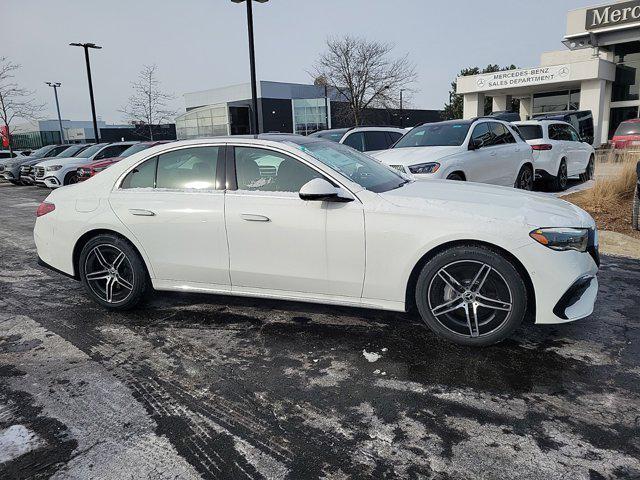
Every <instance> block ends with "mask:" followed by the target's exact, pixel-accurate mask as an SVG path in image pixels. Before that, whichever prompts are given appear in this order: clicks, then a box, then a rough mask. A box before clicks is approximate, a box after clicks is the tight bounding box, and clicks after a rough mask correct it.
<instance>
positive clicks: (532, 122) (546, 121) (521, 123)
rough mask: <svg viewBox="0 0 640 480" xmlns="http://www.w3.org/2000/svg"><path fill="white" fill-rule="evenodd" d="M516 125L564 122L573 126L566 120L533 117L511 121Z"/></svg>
mask: <svg viewBox="0 0 640 480" xmlns="http://www.w3.org/2000/svg"><path fill="white" fill-rule="evenodd" d="M511 123H513V124H514V125H549V124H554V125H556V124H558V123H560V124H562V125H569V126H572V125H571V124H570V123H568V122H565V121H564V120H536V119H532V120H524V121H520V122H511Z"/></svg>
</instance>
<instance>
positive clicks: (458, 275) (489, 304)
mask: <svg viewBox="0 0 640 480" xmlns="http://www.w3.org/2000/svg"><path fill="white" fill-rule="evenodd" d="M416 305H417V307H418V311H419V312H420V316H421V317H422V320H423V321H424V323H425V324H426V325H427V326H428V327H429V328H430V329H431V330H433V331H434V332H435V333H436V334H437V335H439V336H440V337H443V338H445V339H447V340H449V341H452V342H454V343H459V344H462V345H471V346H487V345H492V344H494V343H497V342H500V341H502V340H504V339H505V338H507V337H508V336H509V335H511V333H513V331H514V330H515V329H516V328H518V326H519V325H520V324H521V323H522V321H523V319H524V317H525V314H526V310H527V290H526V287H525V283H524V281H523V279H522V277H521V275H520V274H519V273H518V270H517V269H516V268H515V267H514V266H513V264H512V263H511V262H510V261H509V260H507V259H506V258H505V257H504V256H503V255H502V254H500V253H498V252H497V251H494V250H492V249H490V248H487V247H483V246H472V245H464V246H457V247H452V248H449V249H447V250H445V251H443V252H441V253H439V254H438V255H436V256H435V257H434V258H432V259H431V260H430V261H429V262H427V263H426V264H425V266H424V267H423V268H422V271H421V272H420V276H419V277H418V281H417V284H416Z"/></svg>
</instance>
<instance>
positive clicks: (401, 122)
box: [400, 88, 405, 128]
mask: <svg viewBox="0 0 640 480" xmlns="http://www.w3.org/2000/svg"><path fill="white" fill-rule="evenodd" d="M404 90H405V89H404V88H401V89H400V128H403V127H404V119H403V118H402V115H403V113H402V92H404Z"/></svg>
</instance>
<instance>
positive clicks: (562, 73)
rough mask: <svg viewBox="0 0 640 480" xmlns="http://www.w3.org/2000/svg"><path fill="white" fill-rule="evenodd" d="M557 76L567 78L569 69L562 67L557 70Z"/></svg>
mask: <svg viewBox="0 0 640 480" xmlns="http://www.w3.org/2000/svg"><path fill="white" fill-rule="evenodd" d="M558 76H559V77H562V78H564V77H567V76H569V67H562V68H561V69H560V70H558Z"/></svg>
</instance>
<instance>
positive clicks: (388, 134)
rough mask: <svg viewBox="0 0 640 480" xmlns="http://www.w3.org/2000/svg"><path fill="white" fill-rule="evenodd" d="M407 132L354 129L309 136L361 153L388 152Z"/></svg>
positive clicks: (400, 129)
mask: <svg viewBox="0 0 640 480" xmlns="http://www.w3.org/2000/svg"><path fill="white" fill-rule="evenodd" d="M405 133H406V131H405V130H404V129H402V128H395V127H352V128H333V129H331V130H322V131H320V132H315V133H312V134H311V135H309V136H310V137H317V138H324V139H325V140H331V141H332V142H336V143H342V144H344V145H347V146H349V147H351V148H355V149H356V150H358V151H359V152H373V151H378V150H386V149H388V148H389V147H390V146H391V145H393V144H394V143H396V142H397V141H398V140H399V139H400V138H401V137H402V136H403V135H404V134H405Z"/></svg>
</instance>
